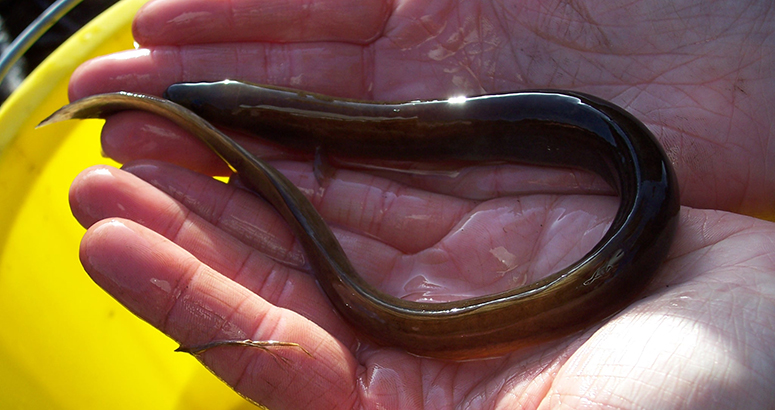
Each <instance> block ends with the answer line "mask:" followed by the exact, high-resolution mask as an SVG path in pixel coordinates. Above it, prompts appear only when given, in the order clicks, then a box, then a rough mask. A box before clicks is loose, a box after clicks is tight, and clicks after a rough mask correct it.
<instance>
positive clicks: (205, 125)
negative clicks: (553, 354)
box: [41, 80, 680, 360]
mask: <svg viewBox="0 0 775 410" xmlns="http://www.w3.org/2000/svg"><path fill="white" fill-rule="evenodd" d="M165 97H166V98H167V99H162V98H157V97H153V96H149V95H142V94H134V93H127V92H119V93H111V94H100V95H95V96H90V97H86V98H83V99H81V100H78V101H75V102H73V103H71V104H69V105H67V106H65V107H63V108H61V109H60V110H58V111H57V112H55V113H54V114H52V115H51V116H50V117H49V118H48V119H46V120H44V121H43V122H42V123H41V125H45V124H49V123H53V122H57V121H62V120H66V119H74V118H79V119H80V118H106V117H107V116H109V115H111V114H113V113H115V112H118V111H123V110H145V111H150V112H153V113H156V114H158V115H161V116H163V117H166V118H168V119H170V120H172V121H173V122H174V123H176V124H177V125H179V126H180V127H182V128H183V129H184V130H186V131H188V132H190V133H191V134H193V135H195V136H196V137H198V138H199V139H200V140H202V141H203V142H204V143H205V144H207V145H208V146H209V147H210V148H211V149H212V150H213V151H214V152H216V153H217V154H218V155H219V156H220V157H221V158H222V159H223V160H224V161H225V162H226V163H227V164H228V165H229V166H230V167H231V168H232V169H233V170H234V171H236V172H237V173H238V175H239V177H240V180H241V181H242V182H243V184H244V185H245V186H246V187H248V188H249V189H251V190H253V191H255V192H256V193H258V194H259V195H261V196H262V197H263V198H265V199H266V200H267V201H268V202H269V203H270V204H271V205H272V206H273V207H274V208H275V209H276V210H277V211H278V212H279V213H280V214H281V216H282V217H283V218H284V219H285V221H286V222H287V223H288V224H289V225H290V227H291V228H292V229H293V231H294V233H295V235H296V237H297V238H298V240H299V242H300V243H301V245H302V247H303V249H304V251H305V252H306V253H307V256H308V260H309V264H310V268H311V269H312V271H313V272H314V275H315V278H316V280H317V282H318V284H319V286H320V288H322V290H323V291H324V292H325V294H326V296H327V297H328V299H329V300H330V301H331V303H332V305H333V306H334V307H335V308H336V310H337V311H338V312H339V314H340V315H341V316H342V317H343V318H344V319H345V320H347V321H348V322H349V323H350V324H351V325H352V326H353V327H354V328H355V329H357V330H359V331H360V332H361V333H362V334H364V335H366V336H367V337H368V338H370V339H371V340H373V341H374V342H376V343H378V344H382V345H387V346H394V347H397V348H401V349H403V350H405V351H407V352H409V353H412V354H415V355H418V356H424V357H431V358H438V359H449V360H468V359H476V358H484V357H496V356H501V355H504V354H507V353H509V352H512V351H515V350H518V349H522V348H527V347H531V346H536V345H538V344H541V343H545V342H548V341H551V340H555V339H558V338H560V337H563V336H567V335H570V334H573V333H576V332H579V331H581V330H584V329H587V328H589V327H591V326H593V325H594V324H596V323H598V322H600V321H602V320H604V319H606V318H608V317H610V316H612V315H614V314H616V313H618V312H619V311H621V310H622V309H624V308H625V307H627V306H628V305H629V304H631V303H632V302H633V301H634V300H635V299H636V298H637V297H638V296H639V295H640V293H641V292H642V291H643V289H644V288H645V287H646V285H647V284H648V283H649V282H650V280H651V279H652V278H653V276H654V275H655V273H656V272H657V270H658V268H659V266H660V265H661V263H662V261H663V260H664V259H665V257H666V255H667V252H668V250H669V248H670V245H671V243H672V239H673V236H674V233H675V230H676V225H677V220H678V211H679V207H680V206H679V194H678V187H677V182H676V177H675V173H674V171H673V168H672V165H671V163H670V161H669V160H668V158H667V157H666V155H665V152H664V151H663V149H662V148H661V146H660V145H659V143H658V142H657V141H656V139H655V138H654V136H653V134H652V133H651V132H650V131H649V130H648V128H646V126H645V125H644V124H643V123H641V122H640V121H639V120H637V119H636V118H635V117H634V116H632V115H631V114H629V113H628V112H626V111H625V110H624V109H622V108H620V107H618V106H616V105H614V104H612V103H610V102H607V101H605V100H602V99H600V98H597V97H594V96H591V95H587V94H583V93H578V92H571V91H559V90H528V91H519V92H512V93H504V94H491V95H481V96H475V97H466V98H463V97H458V98H452V99H449V100H425V101H408V102H400V103H381V102H367V101H359V100H352V99H343V98H335V97H330V96H325V95H320V94H315V93H310V92H304V91H299V90H293V89H286V88H281V87H273V86H261V85H255V84H249V83H243V82H238V81H230V80H227V81H222V82H216V83H181V84H174V85H172V86H170V87H169V88H168V89H167V91H166V92H165ZM184 106H185V107H184ZM186 107H187V108H186ZM195 113H196V114H195ZM202 117H204V118H207V119H209V120H212V121H213V122H215V123H218V124H223V125H224V126H226V127H229V128H234V129H239V130H244V131H248V132H252V133H260V135H261V137H262V138H266V139H268V140H271V141H274V142H276V143H279V144H282V145H284V146H288V147H291V148H294V149H298V150H307V151H310V152H314V151H315V150H321V149H322V150H323V152H324V153H325V154H326V155H332V156H346V157H357V158H361V159H364V160H369V159H389V160H404V161H424V162H446V161H452V160H457V161H468V162H472V163H480V162H485V163H493V162H518V163H527V164H537V165H546V166H561V167H573V168H580V169H585V170H589V171H591V172H594V173H596V174H598V175H600V176H601V177H602V178H604V179H605V181H606V182H607V183H608V184H610V185H611V186H612V187H613V188H614V189H616V191H617V192H618V195H619V197H620V205H619V209H618V211H617V213H616V215H615V217H614V220H613V222H612V223H611V226H610V228H609V229H608V231H607V232H606V234H605V235H604V236H603V238H602V239H601V240H600V241H599V242H598V243H597V244H596V245H595V246H594V247H593V248H592V249H591V250H590V251H589V252H588V253H587V254H586V255H585V256H584V257H582V258H581V259H580V260H578V261H577V262H575V263H573V264H571V265H570V266H568V267H566V268H565V269H562V270H560V271H558V272H555V273H553V274H550V275H548V276H546V277H544V278H543V279H540V280H538V281H536V282H534V283H531V284H528V285H525V286H521V287H517V288H514V289H510V290H507V291H503V292H499V293H495V294H491V295H486V296H479V297H473V298H469V299H464V300H458V301H454V302H440V303H427V302H414V301H408V300H403V299H400V298H397V297H394V296H391V295H388V294H385V293H384V292H381V291H379V290H377V289H375V288H374V287H373V286H371V285H369V284H368V283H367V282H366V281H365V280H364V279H363V278H362V277H361V276H360V275H359V274H358V273H357V272H356V271H355V269H354V268H353V267H352V265H351V263H350V261H349V259H348V258H347V256H346V254H345V253H344V251H343V250H342V247H341V246H340V244H339V242H338V241H337V239H336V238H335V236H334V235H333V233H332V232H331V230H330V228H329V227H328V225H327V224H326V222H325V221H324V220H323V218H322V217H321V216H320V214H319V213H318V212H317V211H316V210H315V208H314V207H313V206H312V204H311V203H310V202H309V200H307V199H306V197H305V196H304V195H303V194H302V193H301V192H300V191H299V189H298V188H297V187H295V186H294V185H293V184H292V183H291V182H290V181H289V180H288V179H287V178H286V177H285V176H283V174H281V173H280V172H278V171H277V170H275V169H274V168H273V167H272V166H270V165H269V164H267V163H266V162H264V161H262V160H261V159H258V158H256V157H254V156H253V155H252V154H250V153H249V152H247V151H246V150H245V149H243V148H242V147H241V146H240V145H239V144H237V143H235V142H234V141H233V140H232V139H231V138H229V137H228V136H226V135H225V134H223V133H221V132H220V131H219V130H218V129H217V128H215V127H214V126H213V125H211V124H210V123H209V122H208V121H206V120H204V119H203V118H202ZM218 343H219V345H220V344H223V343H222V342H218ZM235 344H240V342H235Z"/></svg>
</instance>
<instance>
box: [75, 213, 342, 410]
mask: <svg viewBox="0 0 775 410" xmlns="http://www.w3.org/2000/svg"><path fill="white" fill-rule="evenodd" d="M81 261H82V263H83V265H84V268H85V269H86V271H87V272H88V273H89V275H90V276H91V277H92V278H93V280H94V281H95V282H96V283H97V284H98V285H100V286H101V287H103V288H104V289H105V290H106V291H107V292H108V293H110V294H111V295H113V296H114V297H115V298H116V299H117V300H119V301H120V302H121V303H122V304H124V305H125V306H126V307H127V308H128V309H129V310H131V311H132V312H134V313H135V314H137V315H138V316H139V317H141V318H142V319H144V320H146V321H147V322H148V323H150V324H151V325H153V326H154V327H157V328H158V329H160V330H161V331H163V332H164V333H166V334H167V335H169V336H170V337H172V338H173V339H175V340H177V341H179V342H180V343H181V344H182V345H184V346H185V345H196V344H201V343H206V342H210V341H213V340H223V339H246V338H249V339H253V340H280V341H287V342H295V343H299V344H300V345H301V346H303V347H304V348H305V349H307V350H308V351H309V352H310V353H311V354H312V357H309V356H307V355H306V354H305V353H304V352H303V351H300V350H299V349H293V348H285V349H283V350H282V351H277V352H274V351H273V352H272V353H275V354H278V355H281V356H282V357H283V358H285V359H287V362H283V361H278V360H276V358H275V357H273V356H272V354H271V353H270V354H267V352H263V351H261V350H259V349H251V348H242V347H221V348H215V349H211V350H209V351H206V352H204V353H202V354H201V356H200V357H201V359H202V360H203V362H204V363H205V364H206V365H207V366H208V367H210V368H211V369H212V370H213V371H214V372H215V373H216V374H217V375H218V376H219V377H220V378H221V379H223V380H224V381H225V382H226V383H228V384H230V385H231V386H234V387H235V389H236V390H238V391H239V392H240V393H242V394H244V395H246V396H247V397H249V398H251V399H253V400H255V401H258V402H260V403H264V404H267V405H272V406H277V407H278V408H286V407H291V408H301V407H304V406H309V405H310V404H311V403H314V405H313V408H331V407H333V406H334V403H336V404H337V405H339V404H341V403H342V401H343V400H352V397H351V396H352V391H353V389H354V386H353V383H354V369H355V367H356V363H355V361H354V359H353V357H352V355H351V354H350V353H349V351H348V350H347V348H346V347H344V346H343V345H342V344H340V343H339V342H338V341H337V340H336V339H335V338H333V337H332V336H331V335H329V334H328V333H326V332H325V331H323V330H322V329H321V328H320V327H318V326H316V325H315V324H314V323H312V322H310V321H309V320H307V319H305V318H303V317H302V316H299V315H297V314H295V313H294V312H291V311H288V310H285V309H281V308H277V307H274V306H272V305H271V304H269V303H267V302H265V301H264V300H263V299H261V298H259V297H257V296H256V295H255V294H253V293H251V292H250V291H249V290H247V289H245V288H243V287H241V286H239V285H237V284H236V283H234V282H232V281H231V280H229V279H227V278H225V277H224V276H222V275H220V274H218V273H217V272H215V271H213V270H212V269H210V268H208V267H207V266H206V265H203V264H202V263H200V262H199V261H198V260H197V259H196V258H194V257H193V256H192V255H191V254H188V253H187V252H185V251H184V250H183V249H181V248H180V247H178V246H177V245H175V244H173V243H171V242H170V241H168V240H167V239H166V238H164V237H162V236H159V235H158V234H156V233H154V232H152V231H150V230H148V229H145V228H144V227H142V226H140V225H137V224H135V223H133V222H130V221H127V220H118V219H112V220H107V221H103V222H100V223H97V224H95V225H93V226H92V227H91V228H90V229H89V230H88V231H87V233H86V235H85V236H84V238H83V241H82V243H81ZM300 386H301V387H303V388H300Z"/></svg>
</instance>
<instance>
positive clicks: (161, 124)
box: [101, 111, 307, 176]
mask: <svg viewBox="0 0 775 410" xmlns="http://www.w3.org/2000/svg"><path fill="white" fill-rule="evenodd" d="M229 134H230V136H231V137H232V138H233V139H234V140H235V141H237V142H238V143H239V144H240V145H241V146H243V147H244V148H245V149H247V150H249V151H250V152H252V153H253V154H254V155H256V156H258V157H259V158H263V159H265V160H270V159H277V158H284V159H301V158H305V157H307V156H305V155H299V154H296V153H291V152H289V151H288V150H284V149H282V148H280V147H276V146H270V145H266V144H264V143H262V142H261V140H259V139H257V138H254V137H246V136H243V135H241V134H239V133H234V132H230V133H229ZM101 143H102V150H103V151H104V153H105V154H106V155H108V156H109V157H110V158H112V159H114V160H115V161H117V162H119V163H122V164H125V163H128V162H131V161H135V160H138V159H152V160H159V161H165V162H169V163H172V164H175V165H179V166H182V167H185V168H188V169H191V170H194V171H197V172H200V173H203V174H206V175H217V176H227V175H231V173H232V171H231V169H230V168H229V167H228V166H227V165H226V163H224V162H223V160H222V159H221V158H219V157H218V156H217V155H216V154H215V153H214V152H213V151H212V150H211V149H210V148H208V147H207V146H206V145H205V144H204V143H203V142H201V141H199V140H198V139H197V138H194V137H193V136H191V135H190V134H188V133H186V132H184V131H183V130H181V129H180V127H178V126H176V125H174V124H172V123H171V122H170V121H168V120H167V119H165V118H162V117H160V116H158V115H154V114H150V113H146V112H135V111H126V112H121V113H118V114H115V115H112V116H111V117H110V118H108V119H107V121H106V122H105V125H104V126H103V128H102V138H101Z"/></svg>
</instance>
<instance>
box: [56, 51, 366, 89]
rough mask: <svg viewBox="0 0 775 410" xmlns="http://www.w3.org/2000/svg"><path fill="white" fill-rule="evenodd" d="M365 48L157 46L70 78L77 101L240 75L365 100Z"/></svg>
mask: <svg viewBox="0 0 775 410" xmlns="http://www.w3.org/2000/svg"><path fill="white" fill-rule="evenodd" d="M371 64H372V62H371V60H370V57H369V56H368V54H364V49H363V47H362V46H359V45H354V44H341V43H299V44H274V43H227V44H214V45H190V46H180V47H176V46H155V47H153V48H150V49H139V50H131V51H125V52H121V53H116V54H111V55H107V56H103V57H98V58H95V59H93V60H89V61H87V62H85V63H83V64H81V65H80V66H79V67H78V68H77V69H76V70H75V72H74V73H73V75H72V76H71V78H70V86H69V96H70V100H71V101H74V100H77V99H79V98H83V97H86V96H88V95H93V94H99V93H106V92H113V91H122V90H123V91H131V92H138V93H146V94H153V95H159V96H160V95H162V93H163V92H164V90H165V89H166V88H167V87H168V86H169V85H170V84H173V83H178V82H186V81H190V82H196V81H220V80H223V79H227V78H231V79H239V80H243V81H248V82H254V83H264V84H274V85H280V86H287V87H293V88H299V89H305V90H308V91H315V92H319V93H323V94H329V95H338V96H344V97H356V98H365V97H367V96H368V93H369V92H370V90H371V88H373V87H372V85H371V78H370V77H369V75H368V74H367V73H368V72H369V69H370V67H371Z"/></svg>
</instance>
